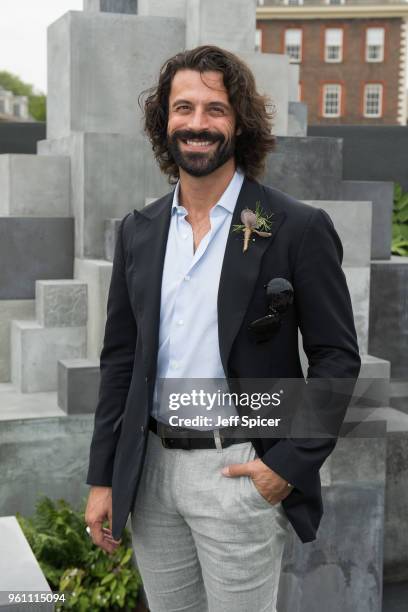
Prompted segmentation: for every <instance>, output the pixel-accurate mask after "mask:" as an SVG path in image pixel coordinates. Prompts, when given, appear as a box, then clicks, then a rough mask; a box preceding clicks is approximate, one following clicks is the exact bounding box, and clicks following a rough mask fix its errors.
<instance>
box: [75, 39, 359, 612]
mask: <svg viewBox="0 0 408 612" xmlns="http://www.w3.org/2000/svg"><path fill="white" fill-rule="evenodd" d="M266 102H267V101H266V99H265V98H264V97H263V96H261V95H259V94H258V93H257V91H256V87H255V82H254V78H253V75H252V74H251V72H250V70H249V69H248V67H247V66H246V65H245V64H244V63H242V62H241V61H240V60H239V59H238V58H237V57H236V56H234V55H233V54H231V53H228V52H226V51H224V50H222V49H219V48H217V47H212V46H204V47H198V48H196V49H193V50H191V51H186V52H183V53H180V54H178V55H176V56H175V57H173V58H171V59H170V60H169V61H168V62H166V64H165V65H164V66H163V68H162V70H161V73H160V78H159V83H158V85H157V87H156V88H154V89H153V90H152V91H151V92H150V95H149V96H148V98H147V99H146V101H145V127H146V131H147V133H148V135H149V137H150V139H151V142H152V145H153V151H154V153H155V155H156V158H157V160H158V162H159V165H160V167H161V169H162V171H164V172H165V173H166V174H167V175H168V176H169V177H170V180H171V181H172V182H176V181H177V185H176V188H175V190H174V192H171V193H169V194H168V195H166V196H164V197H163V198H161V199H159V200H157V201H156V202H154V203H152V204H150V205H149V206H147V207H146V208H144V209H143V210H142V211H136V210H135V211H134V212H133V213H129V214H127V215H126V216H125V217H124V218H123V219H122V221H121V223H120V227H119V232H118V238H117V243H116V250H115V256H114V262H113V270H112V280H111V285H110V290H109V298H108V307H107V322H106V328H105V338H104V344H103V349H102V352H101V383H100V395H99V401H98V405H97V409H96V414H95V430H94V434H93V439H92V444H91V453H90V465H89V472H88V478H87V483H88V484H90V485H92V487H91V490H90V494H89V500H88V505H87V510H86V517H85V518H86V522H87V524H88V525H89V527H90V532H91V536H92V538H93V541H94V542H95V544H97V545H98V546H101V547H102V548H103V549H104V550H106V551H107V552H112V551H113V550H114V549H115V547H116V546H117V545H118V542H119V540H118V538H120V535H121V532H122V530H123V527H124V525H125V523H126V521H127V518H128V516H129V512H131V518H132V537H133V545H134V549H135V554H136V559H137V563H138V566H139V570H140V573H141V576H142V579H143V583H144V588H145V591H146V594H147V598H148V602H149V606H150V609H151V611H152V612H162V611H163V612H164V611H166V612H171V611H175V610H192V611H195V612H201V611H203V612H204V611H207V610H210V611H211V612H215V611H216V610H217V611H222V612H232V611H234V612H237V611H238V612H239V611H241V612H244V611H245V612H248V610H256V611H258V610H268V611H269V610H270V611H274V610H275V609H276V598H277V589H278V582H279V572H280V565H281V558H282V553H283V547H284V544H285V540H286V536H287V534H288V532H289V530H290V529H291V527H290V525H292V527H293V529H294V530H295V532H296V533H297V535H298V536H299V538H300V539H301V540H302V541H303V542H308V541H311V540H313V539H315V537H316V531H317V528H318V525H319V522H320V519H321V516H322V499H321V491H320V478H319V469H320V467H321V465H322V463H323V462H324V460H325V459H326V458H327V456H328V455H329V454H330V452H331V451H332V450H333V448H334V445H335V439H333V438H328V439H327V438H325V439H321V438H315V439H313V438H310V439H302V438H298V437H296V438H289V437H286V438H277V437H276V435H275V436H274V437H272V435H271V437H270V438H265V437H255V436H254V437H253V438H251V437H250V433H248V438H247V439H246V440H245V439H242V438H235V439H234V438H233V437H229V438H228V437H226V438H225V439H223V438H222V437H220V429H218V428H216V427H211V425H210V426H207V427H204V428H201V429H200V428H199V427H196V428H195V429H197V431H196V432H195V435H193V434H192V431H191V428H190V430H189V429H188V428H185V430H184V433H183V432H182V436H183V437H181V438H178V437H174V438H171V433H170V434H169V431H168V429H166V427H165V426H164V425H163V421H164V420H165V419H164V418H163V417H164V412H165V408H164V407H163V406H162V405H161V403H160V400H159V399H158V394H157V389H158V382H159V380H162V379H172V378H175V379H177V378H183V379H184V380H189V379H196V378H203V379H215V380H217V379H222V378H224V379H226V380H233V379H253V378H259V379H270V378H301V377H302V370H301V365H300V360H299V352H298V328H300V331H301V333H302V338H303V346H304V349H305V353H306V355H307V357H308V361H309V368H308V378H309V379H312V378H316V377H318V378H329V377H330V378H335V377H336V378H349V379H356V378H357V376H358V373H359V370H360V357H359V352H358V345H357V340H356V332H355V327H354V322H353V313H352V307H351V301H350V296H349V292H348V289H347V284H346V280H345V276H344V273H343V271H342V269H341V261H342V245H341V242H340V239H339V237H338V235H337V233H336V231H335V229H334V227H333V224H332V222H331V220H330V217H329V216H328V215H327V214H326V213H325V212H324V211H323V210H321V209H318V208H313V207H311V206H308V205H306V204H303V203H301V202H299V201H297V200H296V199H294V198H292V197H291V196H289V195H288V194H285V193H283V192H281V191H279V190H277V189H273V188H270V187H266V186H263V185H261V184H260V183H258V182H257V181H256V177H257V176H259V175H260V174H261V172H262V170H263V167H264V162H265V158H266V155H267V154H268V152H269V151H271V150H272V149H273V147H274V137H273V136H272V135H271V115H270V114H268V112H267V110H266ZM257 205H259V206H260V210H261V211H262V215H264V218H265V219H272V224H271V226H270V227H269V230H270V231H268V232H263V233H262V232H261V233H260V234H257V233H256V232H253V231H252V230H251V231H250V232H249V234H250V240H249V242H248V244H247V248H246V250H245V251H244V249H243V233H241V234H239V233H238V232H233V231H232V230H233V228H234V226H235V225H239V224H240V223H243V221H242V219H243V218H244V220H245V219H246V217H245V215H244V217H242V216H241V213H242V211H243V210H244V209H249V211H252V213H253V212H255V211H256V206H257ZM252 213H251V212H250V213H249V217H248V218H249V219H250V216H251V214H252ZM246 214H247V215H248V211H247V213H246ZM238 229H239V228H238ZM254 229H256V227H255V228H254ZM264 229H265V228H264ZM258 230H259V227H258ZM277 278H280V279H286V280H285V282H289V283H290V285H289V286H292V287H293V292H294V294H293V295H294V299H293V303H289V305H288V308H287V311H286V313H285V315H284V319H283V320H282V322H281V325H280V326H278V327H277V329H276V330H275V331H274V332H273V333H268V334H267V335H265V336H264V337H263V338H261V340H262V341H259V337H256V335H255V334H254V333H253V332H252V330H251V329H250V326H251V322H253V321H255V320H257V319H259V318H262V317H264V316H265V315H267V314H268V310H267V303H266V298H265V284H267V283H268V282H269V281H271V280H273V279H277ZM268 320H269V319H268ZM203 429H204V431H203ZM208 429H209V430H210V431H208ZM198 430H200V431H199V433H198ZM221 433H223V432H221ZM164 434H166V435H164ZM169 437H170V439H169ZM105 520H108V521H109V528H107V527H106V528H104V527H103V522H104V521H105Z"/></svg>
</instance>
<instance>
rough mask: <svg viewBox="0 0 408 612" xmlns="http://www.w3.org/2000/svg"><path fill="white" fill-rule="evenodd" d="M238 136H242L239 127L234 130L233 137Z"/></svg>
mask: <svg viewBox="0 0 408 612" xmlns="http://www.w3.org/2000/svg"><path fill="white" fill-rule="evenodd" d="M240 134H242V129H241V128H240V127H239V128H237V129H236V130H235V136H239V135H240Z"/></svg>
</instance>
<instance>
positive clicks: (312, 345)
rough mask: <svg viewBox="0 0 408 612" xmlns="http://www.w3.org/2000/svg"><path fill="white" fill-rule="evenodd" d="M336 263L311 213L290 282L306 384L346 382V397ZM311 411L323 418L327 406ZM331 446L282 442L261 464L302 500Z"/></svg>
mask: <svg viewBox="0 0 408 612" xmlns="http://www.w3.org/2000/svg"><path fill="white" fill-rule="evenodd" d="M342 259H343V247H342V244H341V241H340V238H339V236H338V234H337V232H336V230H335V228H334V225H333V222H332V220H331V218H330V216H329V215H328V214H327V213H326V212H325V211H324V210H322V209H320V208H316V209H314V211H313V212H312V214H311V215H310V217H309V220H308V223H307V225H306V228H305V230H304V233H303V236H302V239H301V242H300V246H299V248H298V252H297V256H296V260H295V269H294V276H293V279H294V297H295V308H296V313H297V319H298V325H299V328H300V331H301V333H302V339H303V348H304V351H305V353H306V356H307V358H308V364H309V365H308V371H307V379H308V380H309V381H310V379H314V378H320V379H322V378H326V379H338V378H347V379H348V381H347V387H348V388H349V389H350V391H352V389H353V388H354V385H355V382H356V380H357V378H358V375H359V372H360V367H361V359H360V355H359V350H358V343H357V334H356V330H355V326H354V318H353V311H352V305H351V299H350V294H349V291H348V287H347V282H346V278H345V275H344V272H343V270H342V268H341V264H342ZM312 382H313V380H312ZM344 382H345V383H346V381H344ZM350 384H351V388H350ZM308 386H309V387H310V386H312V387H313V385H306V387H308ZM346 395H347V394H346ZM349 401H350V396H349V397H348V399H347V398H346V399H343V406H342V407H341V408H342V416H341V418H340V422H339V426H340V425H341V422H342V421H343V419H344V416H345V412H346V410H347V406H348V404H349ZM301 409H302V402H300V410H301ZM308 409H310V402H309V405H308ZM316 409H317V411H320V412H321V413H323V412H324V411H325V410H326V412H327V411H328V410H330V409H331V408H330V402H329V403H327V404H326V403H325V404H324V405H322V406H316ZM336 410H337V414H335V415H333V417H334V419H336V420H337V421H339V419H338V415H339V406H338V402H337V405H336ZM328 419H330V414H329V415H328ZM336 442H337V438H336V436H334V435H332V434H331V436H330V437H329V438H327V437H318V438H317V437H316V438H300V437H296V438H295V437H292V438H290V437H289V438H283V439H281V440H279V442H277V443H276V444H275V445H274V446H273V447H272V448H270V449H269V450H268V451H266V453H265V454H264V455H263V457H262V461H263V462H264V463H265V464H266V465H267V466H268V467H270V468H271V469H272V470H274V471H275V472H276V473H278V474H279V475H280V476H281V477H282V478H284V479H285V480H287V481H288V482H289V483H291V484H293V485H294V486H295V487H296V488H297V489H299V490H300V491H302V492H303V493H305V494H306V495H307V494H308V493H311V491H312V489H313V487H314V486H315V481H316V477H317V474H318V471H319V469H320V467H321V466H322V464H323V462H324V461H325V459H326V458H327V457H328V456H329V454H330V453H331V452H332V451H333V449H334V447H335V445H336Z"/></svg>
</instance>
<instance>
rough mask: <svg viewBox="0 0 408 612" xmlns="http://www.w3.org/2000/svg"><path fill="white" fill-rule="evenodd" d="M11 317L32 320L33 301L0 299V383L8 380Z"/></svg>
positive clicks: (33, 315) (33, 311)
mask: <svg viewBox="0 0 408 612" xmlns="http://www.w3.org/2000/svg"><path fill="white" fill-rule="evenodd" d="M13 319H31V320H34V319H35V301H34V300H0V383H5V382H9V381H10V375H11V372H10V359H11V355H10V343H11V321H12V320H13ZM2 407H3V406H2Z"/></svg>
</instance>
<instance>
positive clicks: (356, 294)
mask: <svg viewBox="0 0 408 612" xmlns="http://www.w3.org/2000/svg"><path fill="white" fill-rule="evenodd" d="M343 272H344V274H345V276H346V280H347V286H348V290H349V292H350V298H351V305H352V308H353V316H354V325H355V328H356V332H357V340H358V346H359V350H360V352H361V353H367V352H368V311H369V295H370V268H369V267H368V266H365V267H359V268H356V267H344V268H343Z"/></svg>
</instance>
